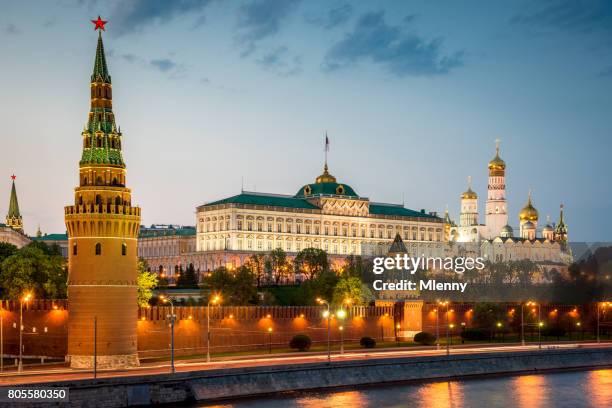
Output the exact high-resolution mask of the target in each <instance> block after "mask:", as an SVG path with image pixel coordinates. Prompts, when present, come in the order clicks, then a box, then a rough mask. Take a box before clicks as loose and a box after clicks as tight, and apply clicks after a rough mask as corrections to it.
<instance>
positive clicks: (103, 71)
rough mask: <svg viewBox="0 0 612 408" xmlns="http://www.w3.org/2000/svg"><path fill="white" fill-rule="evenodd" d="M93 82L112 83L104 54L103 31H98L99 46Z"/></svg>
mask: <svg viewBox="0 0 612 408" xmlns="http://www.w3.org/2000/svg"><path fill="white" fill-rule="evenodd" d="M91 82H106V83H108V84H110V83H111V77H110V74H109V73H108V67H107V66H106V55H104V43H103V42H102V31H98V47H97V48H96V59H95V61H94V70H93V74H91Z"/></svg>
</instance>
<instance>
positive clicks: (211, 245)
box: [139, 164, 447, 276]
mask: <svg viewBox="0 0 612 408" xmlns="http://www.w3.org/2000/svg"><path fill="white" fill-rule="evenodd" d="M396 234H400V236H401V237H402V238H403V240H404V242H405V244H406V246H407V248H408V250H409V252H410V253H412V254H419V255H421V254H425V255H428V256H444V253H445V248H446V245H445V244H444V243H445V241H446V239H447V238H446V237H445V234H444V220H443V219H442V218H441V217H438V216H437V215H436V214H435V213H428V212H426V211H425V210H420V211H415V210H410V209H408V208H405V207H404V206H403V205H401V204H386V203H376V202H372V201H370V200H369V199H368V198H366V197H362V196H359V195H358V194H357V193H356V192H355V190H353V188H351V186H349V185H346V184H342V183H339V182H337V180H336V178H335V177H334V176H333V175H331V174H330V173H329V170H328V167H327V164H325V167H324V171H323V174H321V175H320V176H319V177H317V178H316V180H315V182H314V183H311V184H306V185H305V186H303V187H302V188H300V189H299V190H298V192H297V193H296V194H295V195H293V196H291V195H278V194H266V193H254V192H246V191H243V192H241V193H240V194H238V195H235V196H232V197H228V198H225V199H222V200H218V201H214V202H211V203H207V204H204V205H201V206H199V207H197V218H196V228H195V229H192V228H184V227H183V228H172V227H170V228H167V227H164V228H155V227H153V228H148V229H143V230H142V231H141V235H140V239H139V255H140V256H141V257H143V258H145V259H146V260H147V262H148V263H149V266H150V268H151V270H156V271H159V272H161V273H165V274H167V275H168V276H172V275H173V274H174V273H175V272H176V270H178V269H180V268H186V267H187V266H188V265H189V264H193V266H194V268H195V269H196V270H199V271H202V272H203V271H211V270H213V269H215V268H217V267H219V266H226V267H230V268H234V267H238V266H240V265H242V264H243V263H244V262H245V261H246V260H247V259H248V258H249V257H250V256H251V255H253V254H255V253H258V252H269V251H271V250H273V249H275V248H282V249H283V250H285V251H286V252H287V254H288V256H290V257H292V256H295V254H296V253H298V252H299V251H300V250H302V249H305V248H309V247H314V248H320V249H323V250H325V251H326V252H327V253H328V254H329V255H330V258H331V260H332V262H333V261H334V260H340V259H344V258H345V257H346V256H348V255H362V256H373V255H384V254H387V252H388V250H389V247H390V245H391V244H392V243H393V239H394V238H395V236H396Z"/></svg>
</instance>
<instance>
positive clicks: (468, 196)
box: [461, 187, 478, 200]
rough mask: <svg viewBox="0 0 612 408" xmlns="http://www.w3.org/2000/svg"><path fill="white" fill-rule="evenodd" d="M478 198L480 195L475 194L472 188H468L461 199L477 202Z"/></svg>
mask: <svg viewBox="0 0 612 408" xmlns="http://www.w3.org/2000/svg"><path fill="white" fill-rule="evenodd" d="M477 198H478V195H477V194H476V193H475V192H474V190H472V187H468V189H467V190H466V191H465V192H464V193H463V194H461V199H463V200H466V199H472V200H475V199H477Z"/></svg>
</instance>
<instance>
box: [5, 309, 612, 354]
mask: <svg viewBox="0 0 612 408" xmlns="http://www.w3.org/2000/svg"><path fill="white" fill-rule="evenodd" d="M0 305H1V306H2V310H1V312H0V313H1V315H2V320H3V321H2V337H3V347H4V354H5V355H12V356H14V355H17V354H19V331H18V325H19V302H14V301H1V302H0ZM504 307H505V310H506V313H507V318H506V320H505V322H504V325H508V326H512V325H514V328H515V330H516V325H517V324H519V323H518V321H517V319H520V306H518V305H512V304H507V305H505V306H504ZM473 309H474V304H473V303H455V304H451V305H450V306H449V309H448V312H446V308H445V307H440V306H438V305H436V304H430V303H428V304H422V303H421V302H410V303H406V304H401V303H398V304H393V303H390V302H389V303H384V302H383V303H381V304H380V305H379V306H372V307H352V308H349V309H348V310H347V312H348V313H347V317H346V318H345V319H344V321H343V323H342V325H343V326H344V339H345V341H358V340H359V339H360V338H361V337H363V336H369V337H373V338H375V339H376V340H377V341H381V340H382V339H384V340H385V341H394V340H395V338H396V337H395V336H396V334H397V335H398V336H399V337H400V338H410V337H412V336H413V335H414V333H415V332H417V331H420V330H425V331H429V332H431V333H435V332H436V314H438V323H439V330H440V336H441V337H444V335H445V329H444V328H445V321H446V317H447V316H448V321H449V323H453V324H454V329H453V331H454V332H455V334H458V333H459V331H460V330H462V328H463V326H465V327H470V326H471V320H472V317H473ZM210 310H211V314H210V326H211V333H212V340H211V352H213V353H215V352H225V351H249V350H257V349H263V350H265V349H267V348H268V347H269V343H270V332H269V331H268V329H269V328H272V346H273V347H274V348H287V346H288V344H289V341H290V339H291V338H292V337H293V336H294V335H295V334H298V333H304V334H307V335H308V336H310V338H311V339H312V341H313V344H324V343H325V342H326V341H327V326H326V320H325V319H323V318H322V312H323V311H324V310H325V308H324V307H308V306H306V307H279V306H274V307H265V306H246V307H219V306H211V308H210ZM206 311H207V308H206V307H205V306H194V307H187V306H185V307H176V308H175V314H176V315H177V321H176V326H175V348H176V354H177V355H190V354H204V353H205V352H206V322H207V315H206ZM332 312H334V311H333V310H332ZM169 314H170V307H169V306H156V307H150V308H141V309H139V311H138V321H137V323H136V324H137V332H138V350H139V355H140V357H141V358H142V357H153V356H160V355H165V354H169V348H170V325H169V323H170V322H169V319H168V315H169ZM541 316H542V320H543V321H545V322H546V325H547V326H549V325H553V324H557V325H561V326H563V327H566V328H574V330H575V331H576V332H577V331H579V330H590V331H591V332H592V330H593V327H594V316H595V310H594V305H590V306H588V305H587V306H579V307H574V306H571V305H545V306H542V310H541ZM67 317H68V311H67V310H66V301H45V300H35V301H32V302H29V303H28V304H24V313H23V322H24V335H23V343H24V351H23V352H24V355H25V356H46V357H57V358H63V357H64V356H65V355H66V352H67V340H66V339H67V325H66V320H67ZM611 318H612V311H611V310H609V311H608V312H607V313H606V314H605V315H602V321H606V322H608V323H610V319H611ZM536 319H537V308H535V307H525V323H526V324H529V323H530V322H535V321H536ZM519 321H520V320H519ZM512 322H514V323H512ZM579 322H580V323H581V326H580V329H578V327H577V326H576V324H577V323H579ZM398 324H399V326H400V327H399V328H398V327H397V325H398ZM338 326H339V320H338V319H337V317H334V318H332V319H331V339H332V342H333V343H335V344H337V343H339V342H340V331H339V330H338ZM528 331H529V329H526V332H528ZM91 335H92V336H93V333H91ZM606 338H607V337H606Z"/></svg>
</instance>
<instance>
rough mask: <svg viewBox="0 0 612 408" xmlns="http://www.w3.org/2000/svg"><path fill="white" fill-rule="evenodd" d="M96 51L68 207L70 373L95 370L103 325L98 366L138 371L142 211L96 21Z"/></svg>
mask: <svg viewBox="0 0 612 408" xmlns="http://www.w3.org/2000/svg"><path fill="white" fill-rule="evenodd" d="M94 23H95V24H96V30H98V29H100V31H99V34H98V46H97V49H96V57H95V63H94V69H93V74H92V76H91V83H90V88H91V106H90V110H89V117H88V120H87V125H86V127H85V129H84V130H83V132H82V133H81V135H82V143H83V154H82V157H81V161H80V162H79V186H78V187H76V188H75V193H74V204H73V205H70V206H67V207H66V208H65V221H66V228H67V230H68V239H69V246H70V247H69V250H68V253H69V257H68V271H69V272H68V358H69V359H70V365H71V367H75V368H90V367H92V366H93V355H94V320H96V321H97V341H96V345H97V347H96V348H97V356H98V357H97V366H98V367H99V368H121V367H133V366H137V365H138V364H139V362H138V354H137V345H136V341H137V338H136V324H137V300H136V296H137V286H136V275H137V236H138V229H139V225H140V208H138V207H133V206H132V200H131V191H130V189H128V188H127V187H126V180H125V175H126V168H125V163H124V162H123V157H122V154H121V144H122V134H121V132H120V130H119V129H118V128H117V126H116V124H115V115H114V114H113V110H112V85H111V77H110V75H109V73H108V68H107V66H106V58H105V55H104V45H103V43H102V31H101V30H103V29H104V22H103V21H102V20H101V19H100V18H99V17H98V22H94Z"/></svg>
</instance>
